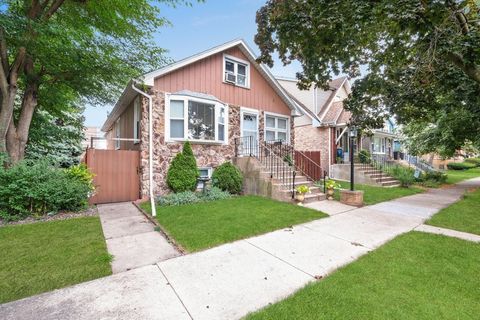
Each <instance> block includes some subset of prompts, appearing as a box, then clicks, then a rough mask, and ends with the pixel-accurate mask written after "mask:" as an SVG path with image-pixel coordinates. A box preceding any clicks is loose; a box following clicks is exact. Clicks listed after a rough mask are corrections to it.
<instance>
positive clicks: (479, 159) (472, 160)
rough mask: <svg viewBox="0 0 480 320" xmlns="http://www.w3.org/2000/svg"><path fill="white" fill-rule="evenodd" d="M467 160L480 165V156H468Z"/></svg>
mask: <svg viewBox="0 0 480 320" xmlns="http://www.w3.org/2000/svg"><path fill="white" fill-rule="evenodd" d="M465 162H468V163H473V164H474V165H476V166H477V167H480V158H467V159H465Z"/></svg>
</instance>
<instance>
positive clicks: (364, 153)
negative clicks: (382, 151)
mask: <svg viewBox="0 0 480 320" xmlns="http://www.w3.org/2000/svg"><path fill="white" fill-rule="evenodd" d="M370 157H371V155H370V152H368V150H360V152H358V160H360V163H370Z"/></svg>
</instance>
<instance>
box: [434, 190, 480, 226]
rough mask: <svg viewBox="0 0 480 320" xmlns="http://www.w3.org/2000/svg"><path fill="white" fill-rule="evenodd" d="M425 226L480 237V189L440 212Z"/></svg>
mask: <svg viewBox="0 0 480 320" xmlns="http://www.w3.org/2000/svg"><path fill="white" fill-rule="evenodd" d="M426 224H429V225H432V226H437V227H442V228H448V229H454V230H458V231H464V232H469V233H474V234H478V235H480V189H477V190H476V191H473V192H470V193H467V194H466V195H465V196H464V198H463V199H462V200H460V201H458V202H456V203H454V204H452V205H450V206H448V207H447V208H445V209H442V210H440V212H438V213H437V214H436V215H434V216H433V217H432V218H430V220H428V221H427V222H426Z"/></svg>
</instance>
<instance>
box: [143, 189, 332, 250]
mask: <svg viewBox="0 0 480 320" xmlns="http://www.w3.org/2000/svg"><path fill="white" fill-rule="evenodd" d="M142 207H143V208H144V209H145V210H146V211H147V212H150V204H149V203H144V204H142ZM323 217H326V214H324V213H322V212H319V211H316V210H313V209H308V208H304V207H300V206H297V205H293V204H289V203H284V202H278V201H274V200H271V199H267V198H263V197H257V196H241V197H235V198H231V199H226V200H218V201H212V202H204V203H199V204H190V205H182V206H170V207H157V219H158V221H159V222H160V224H161V225H162V226H163V227H164V228H165V229H166V231H167V232H168V233H169V234H170V236H172V237H173V238H174V239H175V240H176V241H177V242H178V243H179V244H180V245H181V246H182V247H183V248H185V249H186V250H188V251H198V250H202V249H206V248H210V247H213V246H217V245H220V244H222V243H226V242H231V241H234V240H238V239H243V238H247V237H251V236H254V235H258V234H262V233H266V232H269V231H273V230H277V229H281V228H285V227H288V226H291V225H294V224H299V223H303V222H306V221H311V220H315V219H319V218H323Z"/></svg>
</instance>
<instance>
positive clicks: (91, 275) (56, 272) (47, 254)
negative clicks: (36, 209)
mask: <svg viewBox="0 0 480 320" xmlns="http://www.w3.org/2000/svg"><path fill="white" fill-rule="evenodd" d="M0 253H1V259H0V303H3V302H7V301H11V300H17V299H20V298H24V297H28V296H31V295H34V294H38V293H41V292H45V291H50V290H53V289H57V288H62V287H65V286H68V285H72V284H75V283H79V282H83V281H87V280H91V279H95V278H99V277H103V276H106V275H109V274H111V268H110V260H111V258H110V255H109V254H108V252H107V248H106V245H105V240H104V238H103V232H102V226H101V225H100V219H99V218H98V217H86V218H77V219H70V220H64V221H54V222H39V223H34V224H26V225H18V226H6V227H0Z"/></svg>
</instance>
